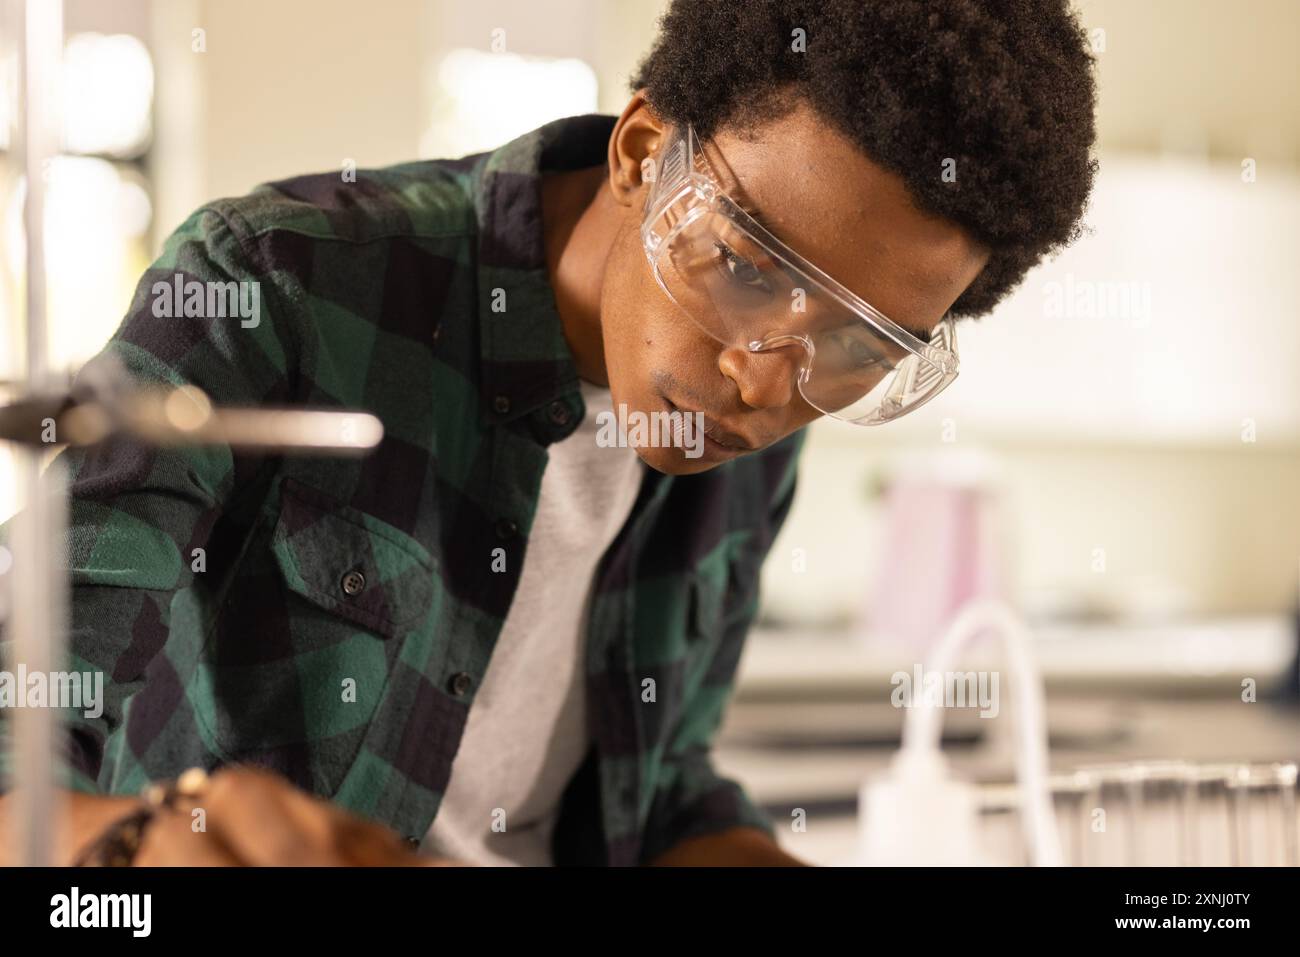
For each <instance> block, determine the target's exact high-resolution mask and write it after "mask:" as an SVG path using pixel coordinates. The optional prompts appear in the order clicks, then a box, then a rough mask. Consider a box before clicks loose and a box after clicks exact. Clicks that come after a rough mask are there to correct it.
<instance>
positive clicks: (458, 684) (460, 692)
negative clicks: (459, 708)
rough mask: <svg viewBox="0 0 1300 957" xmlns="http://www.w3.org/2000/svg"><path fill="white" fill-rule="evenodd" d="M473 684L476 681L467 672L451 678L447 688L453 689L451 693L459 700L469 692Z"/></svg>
mask: <svg viewBox="0 0 1300 957" xmlns="http://www.w3.org/2000/svg"><path fill="white" fill-rule="evenodd" d="M472 684H474V679H473V678H471V677H470V676H469V673H468V672H465V671H458V672H456V673H455V674H454V675H452V676H451V681H449V682H447V686H448V687H449V688H450V689H451V693H452V694H454V695H455V696H456V697H457V698H462V697H464V696H465V695H466V694H467V693H468V692H469V689H470V685H472Z"/></svg>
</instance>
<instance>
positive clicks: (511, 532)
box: [496, 518, 519, 538]
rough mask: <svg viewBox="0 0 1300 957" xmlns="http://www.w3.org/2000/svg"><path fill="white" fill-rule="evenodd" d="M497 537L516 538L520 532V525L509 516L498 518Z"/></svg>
mask: <svg viewBox="0 0 1300 957" xmlns="http://www.w3.org/2000/svg"><path fill="white" fill-rule="evenodd" d="M496 532H497V538H514V537H515V536H516V535H517V534H519V526H518V525H516V524H515V523H514V522H512V521H510V519H508V518H499V519H497V525H496Z"/></svg>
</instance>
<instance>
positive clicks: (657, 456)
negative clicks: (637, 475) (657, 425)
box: [636, 446, 721, 475]
mask: <svg viewBox="0 0 1300 957" xmlns="http://www.w3.org/2000/svg"><path fill="white" fill-rule="evenodd" d="M636 454H637V455H638V456H640V457H641V461H642V462H644V463H645V464H646V465H648V466H650V467H651V468H652V469H654V470H655V471H656V472H663V473H664V474H665V475H697V474H698V473H700V472H707V471H708V470H709V469H711V468H714V467H716V466H718V465H720V464H721V463H720V462H716V461H713V460H712V459H710V458H708V457H707V456H700V455H692V450H691V449H683V448H679V447H675V446H649V447H640V448H637V449H636Z"/></svg>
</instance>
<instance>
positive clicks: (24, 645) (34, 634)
mask: <svg viewBox="0 0 1300 957" xmlns="http://www.w3.org/2000/svg"><path fill="white" fill-rule="evenodd" d="M20 49H21V53H20V55H21V58H22V76H23V104H24V105H23V109H22V142H23V171H24V173H25V174H26V180H27V198H26V203H25V207H24V210H23V221H24V225H25V227H26V240H27V276H26V279H27V283H26V285H27V302H26V306H27V308H26V313H27V382H28V383H29V385H30V386H31V387H32V388H34V389H36V390H38V391H40V390H43V389H45V388H47V387H48V385H49V384H50V368H49V327H48V321H47V300H46V274H45V185H46V171H47V170H48V169H49V163H50V161H51V160H52V159H53V158H54V155H55V153H56V151H57V150H58V148H59V133H60V124H59V120H58V106H59V72H60V69H61V67H62V62H63V2H62V0H27V3H26V5H25V10H24V15H23V43H22V45H21V48H20ZM44 451H46V450H44V449H36V448H31V449H24V450H22V451H20V452H19V453H18V466H19V469H20V470H21V473H22V484H23V487H24V489H25V491H26V505H27V509H26V515H25V516H24V518H23V519H22V520H20V521H19V522H18V523H17V526H18V527H17V529H16V534H17V535H18V536H19V537H20V538H21V543H20V547H19V548H18V549H17V551H16V555H15V565H14V569H13V585H14V592H13V598H14V601H13V606H12V607H13V621H14V640H13V645H12V648H13V657H14V661H15V663H16V664H23V665H25V666H26V667H27V669H28V671H29V673H30V672H31V671H45V672H47V673H48V672H49V671H51V670H53V669H57V668H63V667H64V649H65V645H66V635H65V634H64V609H65V604H64V589H65V588H66V587H67V582H66V578H65V576H64V575H63V573H62V571H61V570H60V569H58V568H56V567H55V565H56V560H57V559H56V557H55V552H56V548H55V544H56V543H61V542H62V541H63V536H62V535H61V534H59V532H60V530H61V527H62V525H63V522H62V521H61V513H62V509H63V508H64V499H63V494H62V484H63V483H62V482H60V481H58V480H57V469H56V470H55V474H51V475H48V476H46V478H45V480H44V481H43V480H42V478H41V460H42V453H43V452H44ZM51 485H54V486H57V488H51ZM60 557H61V556H60ZM56 720H57V717H56V712H55V710H54V709H53V708H50V707H36V708H20V709H18V711H17V713H16V714H15V720H14V768H15V777H16V780H15V781H14V803H15V811H16V814H15V815H14V820H15V821H16V822H17V826H18V828H19V834H18V835H17V837H18V842H17V846H18V848H19V852H20V853H19V861H20V863H22V864H26V865H28V866H48V865H50V864H52V863H54V838H55V832H56V821H57V820H58V816H59V813H60V810H61V808H59V807H58V806H57V805H56V804H55V799H56V792H55V789H54V788H55V781H54V756H53V748H54V741H55V732H56V730H57V729H56Z"/></svg>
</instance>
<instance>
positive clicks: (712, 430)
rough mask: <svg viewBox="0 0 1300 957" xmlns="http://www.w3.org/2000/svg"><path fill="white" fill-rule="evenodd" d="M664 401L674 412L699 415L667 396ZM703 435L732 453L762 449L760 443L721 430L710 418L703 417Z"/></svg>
mask: <svg viewBox="0 0 1300 957" xmlns="http://www.w3.org/2000/svg"><path fill="white" fill-rule="evenodd" d="M664 401H665V402H667V403H668V405H669V407H670V408H671V409H672V410H673V411H674V412H681V413H683V414H685V415H692V416H694V415H700V413H698V412H696V411H695V410H694V409H688V408H686V407H685V406H680V405H678V404H677V403H676V402H674V401H673V400H672V399H670V398H668V397H667V396H664ZM704 435H705V436H706V437H707V438H709V439H711V440H713V441H714V442H715V443H717V444H718V445H720V446H722V447H723V448H724V449H728V450H730V451H733V452H753V451H754V450H756V449H758V448H761V447H762V446H761V443H757V442H751V441H749V440H748V439H746V438H745V437H744V436H741V435H738V434H737V433H735V432H732V431H730V430H729V429H726V428H723V426H722V425H721V424H720V423H719V422H718V420H717V419H713V418H710V417H709V416H707V415H706V416H704Z"/></svg>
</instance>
